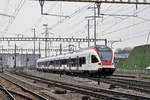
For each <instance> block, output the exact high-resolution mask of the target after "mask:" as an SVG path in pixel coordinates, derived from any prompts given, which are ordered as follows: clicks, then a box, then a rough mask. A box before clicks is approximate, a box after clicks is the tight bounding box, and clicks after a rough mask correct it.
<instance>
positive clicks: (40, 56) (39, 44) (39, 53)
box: [39, 41, 41, 58]
mask: <svg viewBox="0 0 150 100" xmlns="http://www.w3.org/2000/svg"><path fill="white" fill-rule="evenodd" d="M40 47H41V46H40V41H39V58H41V48H40Z"/></svg>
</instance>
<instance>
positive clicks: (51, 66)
mask: <svg viewBox="0 0 150 100" xmlns="http://www.w3.org/2000/svg"><path fill="white" fill-rule="evenodd" d="M37 69H38V70H42V71H51V72H65V73H75V74H79V73H83V74H84V73H86V74H96V75H105V76H106V75H112V74H113V72H114V71H115V66H114V53H113V50H112V49H111V48H109V47H108V46H105V45H99V46H96V47H90V48H86V49H82V50H79V51H76V52H72V53H67V54H62V55H57V56H52V57H47V58H41V59H39V60H37Z"/></svg>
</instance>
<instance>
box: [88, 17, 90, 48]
mask: <svg viewBox="0 0 150 100" xmlns="http://www.w3.org/2000/svg"><path fill="white" fill-rule="evenodd" d="M89 39H90V20H89V19H88V47H90V41H89Z"/></svg>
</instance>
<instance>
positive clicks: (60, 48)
mask: <svg viewBox="0 0 150 100" xmlns="http://www.w3.org/2000/svg"><path fill="white" fill-rule="evenodd" d="M60 54H62V44H61V43H60Z"/></svg>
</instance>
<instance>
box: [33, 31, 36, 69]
mask: <svg viewBox="0 0 150 100" xmlns="http://www.w3.org/2000/svg"><path fill="white" fill-rule="evenodd" d="M33 33H34V50H33V55H34V67H35V65H36V59H35V28H33Z"/></svg>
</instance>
